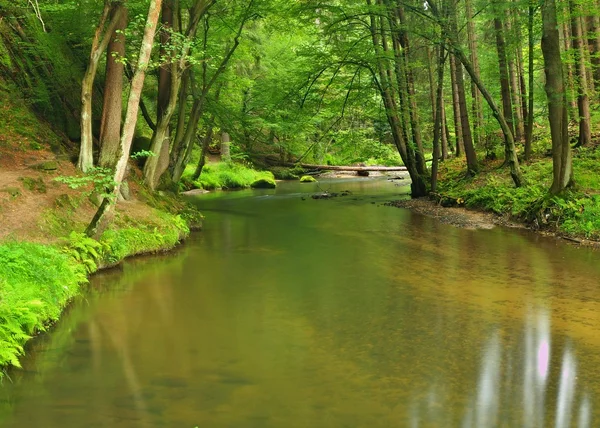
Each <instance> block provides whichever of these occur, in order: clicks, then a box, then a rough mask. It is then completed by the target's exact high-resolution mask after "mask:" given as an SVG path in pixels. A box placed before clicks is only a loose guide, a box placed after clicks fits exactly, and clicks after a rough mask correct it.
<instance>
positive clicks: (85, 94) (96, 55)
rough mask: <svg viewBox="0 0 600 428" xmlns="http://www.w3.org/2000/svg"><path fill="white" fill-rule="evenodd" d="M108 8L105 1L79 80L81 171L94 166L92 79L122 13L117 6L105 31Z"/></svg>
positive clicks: (109, 6)
mask: <svg viewBox="0 0 600 428" xmlns="http://www.w3.org/2000/svg"><path fill="white" fill-rule="evenodd" d="M110 9H111V4H110V3H109V2H108V1H105V3H104V10H103V11H102V16H101V18H100V23H99V24H98V27H97V28H96V32H95V33H94V39H93V40H92V48H91V50H90V59H89V63H88V66H87V69H86V71H85V74H84V76H83V81H82V82H81V146H80V150H79V160H78V161H77V168H79V169H80V170H82V171H83V172H87V171H88V170H89V169H90V168H92V167H93V166H94V155H93V134H92V92H93V90H94V79H95V78H96V71H97V70H98V63H99V62H100V57H101V56H102V54H103V53H104V51H105V50H106V48H107V46H108V42H109V41H110V40H111V37H112V35H113V33H114V31H115V28H116V26H117V23H118V22H119V21H120V19H121V13H122V10H121V9H119V8H117V10H116V11H115V13H114V14H113V17H112V19H111V20H110V22H109V24H108V27H107V28H106V31H105V30H104V26H105V24H106V21H107V19H108V15H109V13H110Z"/></svg>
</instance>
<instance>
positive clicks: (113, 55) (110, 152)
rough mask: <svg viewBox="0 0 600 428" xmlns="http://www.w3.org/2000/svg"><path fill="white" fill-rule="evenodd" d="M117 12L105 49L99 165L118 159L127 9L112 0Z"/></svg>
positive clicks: (109, 165) (112, 162)
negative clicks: (116, 18)
mask: <svg viewBox="0 0 600 428" xmlns="http://www.w3.org/2000/svg"><path fill="white" fill-rule="evenodd" d="M115 13H120V19H119V20H118V22H117V25H116V28H115V31H114V32H113V33H112V34H111V35H110V42H109V43H108V47H107V49H106V76H105V80H104V100H103V106H102V119H101V121H100V156H99V158H98V165H99V166H100V167H103V168H113V167H114V166H115V165H116V163H117V161H118V160H119V145H120V142H121V120H122V114H123V75H124V68H125V67H124V64H123V58H124V57H125V33H124V31H125V28H126V27H127V9H126V7H125V5H124V4H123V3H115V5H114V7H113V10H112V16H114V14H115Z"/></svg>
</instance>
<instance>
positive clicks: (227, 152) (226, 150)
mask: <svg viewBox="0 0 600 428" xmlns="http://www.w3.org/2000/svg"><path fill="white" fill-rule="evenodd" d="M230 147H231V137H230V136H229V133H228V132H226V131H223V132H221V161H223V162H231V149H230Z"/></svg>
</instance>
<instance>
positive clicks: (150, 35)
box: [86, 0, 162, 237]
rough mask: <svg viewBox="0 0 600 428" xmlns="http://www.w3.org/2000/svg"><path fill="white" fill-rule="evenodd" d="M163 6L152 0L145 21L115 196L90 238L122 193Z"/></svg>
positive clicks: (108, 200)
mask: <svg viewBox="0 0 600 428" xmlns="http://www.w3.org/2000/svg"><path fill="white" fill-rule="evenodd" d="M161 4H162V0H150V6H149V8H148V17H147V19H146V25H145V27H144V36H143V38H142V46H141V48H140V54H139V56H138V60H137V69H136V71H135V73H134V75H133V79H132V80H131V88H130V90H129V100H128V101H127V111H126V113H125V121H124V123H123V132H122V134H121V157H120V158H119V161H118V162H117V165H116V167H115V174H114V177H113V181H114V186H113V188H112V189H111V194H112V196H111V197H110V198H104V200H103V201H102V204H101V205H100V208H98V211H97V212H96V215H95V216H94V218H93V219H92V221H91V223H90V225H89V226H88V227H87V229H86V234H87V235H88V236H92V237H97V236H99V235H100V234H102V232H103V230H104V228H105V226H106V223H107V222H108V219H109V216H110V214H111V213H112V211H113V209H114V206H115V203H116V202H117V196H118V195H119V192H120V190H121V183H122V182H123V178H124V177H125V172H126V170H127V161H128V159H129V152H130V151H131V142H132V141H133V135H134V133H135V124H136V122H137V116H138V110H139V105H140V97H141V94H142V88H143V86H144V79H145V77H146V69H147V67H148V62H149V60H150V54H151V52H152V45H153V43H154V34H155V33H156V27H157V24H158V16H159V14H160V8H161Z"/></svg>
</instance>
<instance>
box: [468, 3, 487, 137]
mask: <svg viewBox="0 0 600 428" xmlns="http://www.w3.org/2000/svg"><path fill="white" fill-rule="evenodd" d="M465 12H466V14H467V39H468V46H469V52H470V53H471V64H473V70H474V71H475V73H476V74H477V75H478V76H479V74H480V73H479V58H478V57H477V36H476V34H475V24H474V22H473V5H472V4H471V0H465ZM471 97H472V99H473V105H472V111H473V115H472V117H473V131H474V132H473V137H474V141H475V145H476V146H478V147H480V146H481V142H482V137H483V135H482V133H483V108H482V105H481V93H480V92H479V89H477V85H475V83H474V82H473V81H471Z"/></svg>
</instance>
